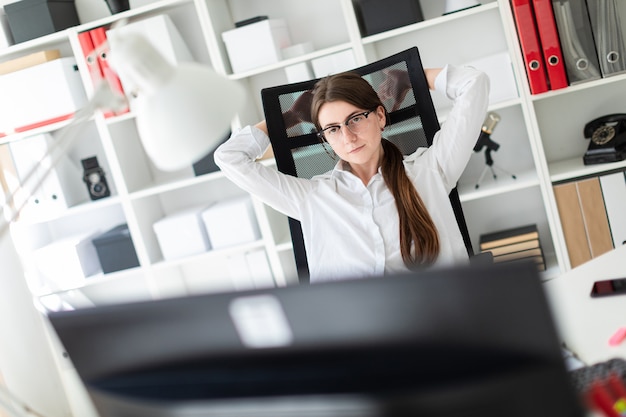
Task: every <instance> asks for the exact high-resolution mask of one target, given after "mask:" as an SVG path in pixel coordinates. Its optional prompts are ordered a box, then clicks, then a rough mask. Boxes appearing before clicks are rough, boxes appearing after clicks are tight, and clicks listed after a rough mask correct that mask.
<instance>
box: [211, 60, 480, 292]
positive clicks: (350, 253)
mask: <svg viewBox="0 0 626 417" xmlns="http://www.w3.org/2000/svg"><path fill="white" fill-rule="evenodd" d="M435 88H436V90H438V91H442V92H444V93H445V94H446V95H447V97H449V98H450V99H452V100H454V106H453V108H452V110H451V112H450V114H449V115H448V117H447V119H446V121H445V123H444V124H443V126H442V128H441V129H440V130H439V131H438V132H437V133H436V135H435V138H434V140H433V144H432V146H430V147H429V148H420V149H418V150H417V151H416V152H414V153H413V154H411V155H408V156H406V157H405V159H404V166H405V168H406V171H407V174H408V176H409V178H410V179H411V180H412V181H413V184H414V185H415V187H416V189H417V192H418V193H419V195H420V197H421V198H422V200H423V201H424V204H425V205H426V208H427V209H428V211H429V213H430V215H431V217H432V219H433V221H434V223H435V226H436V227H437V231H438V233H439V240H440V245H441V247H440V253H439V257H438V259H437V261H436V263H435V265H439V266H443V265H450V264H452V263H456V262H466V261H467V258H468V256H467V249H466V248H465V245H464V242H463V238H462V236H461V233H460V231H459V227H458V225H457V221H456V218H455V216H454V212H453V210H452V206H451V204H450V199H449V197H448V195H449V193H450V191H451V190H452V189H453V188H454V186H455V185H456V183H457V181H458V179H459V177H460V176H461V174H462V173H463V170H464V169H465V166H466V164H467V162H468V160H469V158H470V156H471V154H472V152H473V147H474V145H475V144H476V140H477V139H478V136H479V133H480V129H481V124H482V122H483V120H484V117H485V113H486V109H487V104H488V95H489V80H488V78H487V76H486V75H485V74H484V73H482V72H479V71H477V70H474V69H471V68H460V67H453V66H446V67H445V68H444V69H443V71H441V73H440V74H439V75H438V76H437V79H436V81H435ZM269 144H270V141H269V138H268V137H267V135H266V134H265V133H264V132H262V131H261V130H259V129H256V128H254V127H251V126H248V127H245V128H243V129H241V130H240V131H238V132H235V133H234V134H233V135H232V137H231V138H230V139H229V140H228V141H227V142H226V143H224V144H223V145H221V146H220V147H219V148H218V149H217V150H216V152H215V162H216V163H217V164H218V166H219V167H220V169H221V170H222V171H223V172H224V174H225V175H226V176H227V177H228V178H229V179H230V180H232V181H233V182H234V183H235V184H237V185H238V186H240V187H241V188H243V189H244V190H246V191H248V192H249V193H251V194H253V195H255V196H256V197H258V198H259V199H260V200H262V201H263V202H264V203H266V204H268V205H269V206H271V207H273V208H274V209H276V210H278V211H279V212H281V213H284V214H285V215H287V216H289V217H292V218H294V219H297V220H299V221H300V223H301V226H302V232H303V237H304V242H305V248H306V255H307V261H308V266H309V272H310V280H311V282H312V283H314V282H320V281H326V280H335V279H344V278H359V277H371V276H376V275H384V274H392V273H399V272H406V271H407V270H408V269H407V267H406V266H405V264H404V262H403V260H402V256H401V253H400V239H399V219H398V212H397V208H396V205H395V201H394V198H393V196H392V194H391V192H390V191H389V189H388V188H387V185H386V184H385V181H384V180H383V177H382V174H381V172H380V169H379V172H378V173H377V174H376V175H374V177H373V178H372V179H371V180H370V182H369V183H368V184H367V186H366V185H364V184H363V182H362V181H361V180H360V179H359V178H358V177H356V176H355V175H353V174H352V173H351V172H350V171H349V170H346V169H344V166H343V163H342V162H341V161H340V162H338V163H337V165H336V166H335V168H334V169H333V170H332V171H330V172H328V173H326V174H323V175H319V176H316V177H314V178H312V179H304V178H296V177H293V176H290V175H286V174H283V173H281V172H279V171H277V170H276V169H274V168H271V167H267V166H264V165H263V164H261V163H259V162H256V159H257V158H259V157H260V156H261V155H263V153H264V152H265V150H266V149H267V147H268V146H269Z"/></svg>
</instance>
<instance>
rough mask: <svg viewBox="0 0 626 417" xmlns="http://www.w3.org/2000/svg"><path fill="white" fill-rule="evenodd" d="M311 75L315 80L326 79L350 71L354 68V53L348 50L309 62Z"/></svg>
mask: <svg viewBox="0 0 626 417" xmlns="http://www.w3.org/2000/svg"><path fill="white" fill-rule="evenodd" d="M311 65H312V66H313V73H314V74H315V77H316V78H322V77H326V76H328V75H332V74H337V73H340V72H344V71H350V70H352V69H354V68H355V67H356V59H355V58H354V52H352V50H351V49H348V50H346V51H343V52H337V53H335V54H331V55H326V56H323V57H320V58H316V59H314V60H312V61H311Z"/></svg>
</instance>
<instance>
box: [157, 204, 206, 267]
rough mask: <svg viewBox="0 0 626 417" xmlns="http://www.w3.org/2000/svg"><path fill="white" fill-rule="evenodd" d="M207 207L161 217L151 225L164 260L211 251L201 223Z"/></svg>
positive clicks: (193, 208)
mask: <svg viewBox="0 0 626 417" xmlns="http://www.w3.org/2000/svg"><path fill="white" fill-rule="evenodd" d="M206 208H207V206H200V207H192V208H188V209H185V210H181V211H178V212H176V213H173V214H170V215H168V216H165V217H163V218H162V219H161V220H158V221H157V222H155V223H154V224H153V229H154V233H156V236H157V240H158V241H159V246H160V247H161V252H162V253H163V258H164V259H165V260H172V259H179V258H184V257H185V256H191V255H197V254H199V253H202V252H206V251H208V250H210V249H211V243H210V241H209V237H208V236H207V233H206V229H205V228H204V224H203V223H202V212H203V211H204V210H206Z"/></svg>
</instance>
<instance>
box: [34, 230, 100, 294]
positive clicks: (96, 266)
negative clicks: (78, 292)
mask: <svg viewBox="0 0 626 417" xmlns="http://www.w3.org/2000/svg"><path fill="white" fill-rule="evenodd" d="M97 234H98V232H94V233H88V234H81V235H75V236H69V237H66V238H64V239H61V240H58V241H56V242H54V243H51V244H49V245H47V246H44V247H42V248H39V249H37V250H36V251H34V253H33V260H34V264H35V265H36V266H37V269H39V271H40V273H41V274H42V275H43V276H44V277H45V278H46V279H47V280H48V281H50V282H51V283H54V284H55V285H57V286H58V288H59V289H68V288H72V287H76V286H79V285H82V284H83V282H84V279H85V278H86V277H89V276H91V275H94V274H97V273H99V272H100V271H101V269H100V261H99V260H98V254H97V253H96V248H95V246H94V245H93V243H92V241H91V240H92V238H93V237H95V236H96V235H97Z"/></svg>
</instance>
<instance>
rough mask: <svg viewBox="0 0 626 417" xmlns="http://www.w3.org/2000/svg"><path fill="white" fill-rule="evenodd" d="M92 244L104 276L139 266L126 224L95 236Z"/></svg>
mask: <svg viewBox="0 0 626 417" xmlns="http://www.w3.org/2000/svg"><path fill="white" fill-rule="evenodd" d="M92 242H93V244H94V246H95V248H96V252H97V254H98V260H99V261H100V266H101V267H102V272H104V273H105V274H108V273H110V272H116V271H121V270H123V269H128V268H134V267H137V266H139V259H138V258H137V252H136V251H135V245H134V244H133V239H132V237H131V236H130V231H129V230H128V225H127V224H126V223H124V224H120V225H118V226H116V227H114V228H112V229H110V230H107V231H106V232H104V233H102V234H101V235H98V236H96V237H95V238H93V241H92Z"/></svg>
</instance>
